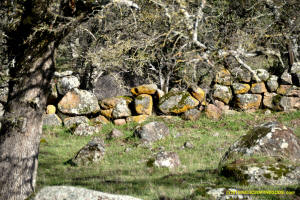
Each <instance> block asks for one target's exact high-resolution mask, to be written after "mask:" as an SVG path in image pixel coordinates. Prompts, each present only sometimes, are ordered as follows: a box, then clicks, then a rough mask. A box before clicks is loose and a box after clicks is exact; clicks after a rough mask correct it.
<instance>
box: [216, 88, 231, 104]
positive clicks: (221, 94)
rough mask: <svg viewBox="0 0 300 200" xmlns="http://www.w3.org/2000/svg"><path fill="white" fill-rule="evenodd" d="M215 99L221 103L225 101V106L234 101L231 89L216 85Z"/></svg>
mask: <svg viewBox="0 0 300 200" xmlns="http://www.w3.org/2000/svg"><path fill="white" fill-rule="evenodd" d="M213 97H214V98H216V99H218V100H220V101H223V102H224V103H225V104H228V103H229V102H230V100H231V99H232V92H231V89H230V87H228V86H223V85H218V84H216V85H215V86H214V93H213Z"/></svg>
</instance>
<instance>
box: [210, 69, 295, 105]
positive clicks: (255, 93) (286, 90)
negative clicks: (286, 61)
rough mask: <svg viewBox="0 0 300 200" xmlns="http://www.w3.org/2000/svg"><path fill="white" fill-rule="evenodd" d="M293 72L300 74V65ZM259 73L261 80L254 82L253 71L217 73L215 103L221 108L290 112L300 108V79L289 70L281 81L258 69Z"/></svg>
mask: <svg viewBox="0 0 300 200" xmlns="http://www.w3.org/2000/svg"><path fill="white" fill-rule="evenodd" d="M298 68H299V67H298ZM293 72H294V74H295V72H297V66H296V67H294V68H293ZM255 73H256V74H257V77H258V78H259V80H253V77H252V74H251V73H250V72H249V71H244V70H242V69H240V68H235V69H233V70H231V73H230V72H229V71H228V70H226V69H221V70H220V71H219V72H218V73H217V74H216V77H215V83H216V84H215V85H214V88H213V97H214V98H215V99H216V103H215V104H216V105H220V106H218V107H224V105H222V104H225V105H229V104H231V105H232V106H235V107H236V108H238V109H241V110H257V109H259V108H268V109H271V110H285V111H286V110H292V109H299V108H300V91H299V87H297V84H298V82H297V81H298V80H297V79H295V78H293V76H292V75H291V74H290V73H288V71H285V72H284V73H283V74H282V75H281V77H280V78H279V77H277V76H275V75H270V74H269V73H268V72H267V71H266V70H264V69H257V70H255ZM293 84H294V85H293ZM226 109H228V107H227V108H226Z"/></svg>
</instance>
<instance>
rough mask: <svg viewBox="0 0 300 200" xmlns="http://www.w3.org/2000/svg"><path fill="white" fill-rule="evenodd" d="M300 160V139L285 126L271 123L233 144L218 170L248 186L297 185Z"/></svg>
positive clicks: (261, 126)
mask: <svg viewBox="0 0 300 200" xmlns="http://www.w3.org/2000/svg"><path fill="white" fill-rule="evenodd" d="M278 158H280V159H278ZM299 161H300V140H299V138H297V136H296V135H295V134H294V133H293V132H292V130H291V129H288V128H287V127H285V126H284V125H282V124H279V123H277V122H268V123H264V124H261V125H259V126H257V127H255V128H254V129H252V130H251V131H250V132H249V133H248V134H246V135H244V136H242V137H241V138H240V139H239V140H237V141H236V142H235V143H234V144H233V145H231V146H230V148H229V149H228V151H227V152H226V153H225V154H224V156H223V157H222V159H221V161H220V163H219V170H220V173H221V174H222V175H224V176H228V177H234V178H236V180H237V181H240V182H242V183H245V184H256V185H266V184H268V185H286V184H297V182H298V183H299V180H300V166H299ZM297 163H298V164H297Z"/></svg>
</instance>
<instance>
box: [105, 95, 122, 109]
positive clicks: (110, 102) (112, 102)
mask: <svg viewBox="0 0 300 200" xmlns="http://www.w3.org/2000/svg"><path fill="white" fill-rule="evenodd" d="M120 100H121V99H120V98H117V97H110V98H105V99H102V100H101V101H100V106H101V108H102V109H104V110H107V109H110V108H114V107H115V106H116V105H117V103H118V102H119V101H120Z"/></svg>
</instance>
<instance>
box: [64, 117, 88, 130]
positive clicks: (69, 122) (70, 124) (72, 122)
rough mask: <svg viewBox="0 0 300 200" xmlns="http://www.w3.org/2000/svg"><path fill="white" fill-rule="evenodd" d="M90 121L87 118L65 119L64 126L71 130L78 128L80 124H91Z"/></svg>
mask: <svg viewBox="0 0 300 200" xmlns="http://www.w3.org/2000/svg"><path fill="white" fill-rule="evenodd" d="M89 121H90V120H89V119H88V118H87V117H86V116H76V117H67V118H65V119H64V126H65V127H67V128H70V129H74V128H76V127H77V126H78V125H79V124H82V123H86V124H87V123H89Z"/></svg>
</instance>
